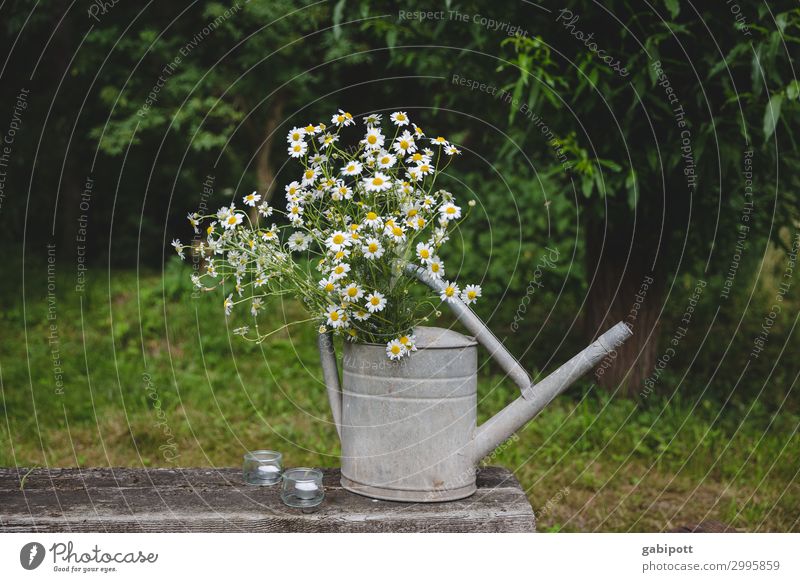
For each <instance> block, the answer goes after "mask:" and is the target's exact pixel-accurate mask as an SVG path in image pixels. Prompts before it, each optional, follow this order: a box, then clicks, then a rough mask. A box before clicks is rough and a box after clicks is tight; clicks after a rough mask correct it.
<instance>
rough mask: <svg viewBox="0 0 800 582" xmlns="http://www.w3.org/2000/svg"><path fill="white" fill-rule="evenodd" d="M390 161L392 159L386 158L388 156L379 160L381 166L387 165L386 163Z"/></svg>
mask: <svg viewBox="0 0 800 582" xmlns="http://www.w3.org/2000/svg"><path fill="white" fill-rule="evenodd" d="M391 159H392V158H390V157H388V156H383V157H382V158H381V163H382V164H388V163H389V161H390V160H391Z"/></svg>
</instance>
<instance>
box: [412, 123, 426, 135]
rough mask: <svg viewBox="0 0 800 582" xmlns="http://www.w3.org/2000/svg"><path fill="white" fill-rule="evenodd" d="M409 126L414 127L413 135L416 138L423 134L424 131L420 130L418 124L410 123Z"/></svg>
mask: <svg viewBox="0 0 800 582" xmlns="http://www.w3.org/2000/svg"><path fill="white" fill-rule="evenodd" d="M411 126H412V127H413V128H414V135H416V136H417V137H418V138H419V137H424V136H425V132H424V131H422V128H421V127H420V126H419V125H417V124H416V123H412V124H411Z"/></svg>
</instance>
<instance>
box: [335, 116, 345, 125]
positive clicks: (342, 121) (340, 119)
mask: <svg viewBox="0 0 800 582" xmlns="http://www.w3.org/2000/svg"><path fill="white" fill-rule="evenodd" d="M336 121H338V122H339V123H344V115H337V116H336Z"/></svg>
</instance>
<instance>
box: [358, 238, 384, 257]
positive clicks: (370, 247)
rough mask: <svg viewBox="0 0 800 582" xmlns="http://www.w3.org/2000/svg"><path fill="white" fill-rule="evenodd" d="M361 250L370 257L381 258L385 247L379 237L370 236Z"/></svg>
mask: <svg viewBox="0 0 800 582" xmlns="http://www.w3.org/2000/svg"><path fill="white" fill-rule="evenodd" d="M361 252H362V253H364V256H365V257H366V258H368V259H380V258H381V257H382V256H383V247H382V246H381V243H380V242H379V241H378V239H377V238H373V237H370V238H368V239H367V240H365V241H364V245H363V246H362V247H361Z"/></svg>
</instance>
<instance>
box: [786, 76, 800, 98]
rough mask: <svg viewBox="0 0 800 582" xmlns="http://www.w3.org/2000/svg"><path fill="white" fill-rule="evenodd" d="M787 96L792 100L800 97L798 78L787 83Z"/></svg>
mask: <svg viewBox="0 0 800 582" xmlns="http://www.w3.org/2000/svg"><path fill="white" fill-rule="evenodd" d="M786 97H787V98H788V99H791V100H794V99H797V98H798V97H800V82H798V81H797V80H796V79H795V80H794V81H792V82H791V83H789V85H787V87H786Z"/></svg>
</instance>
